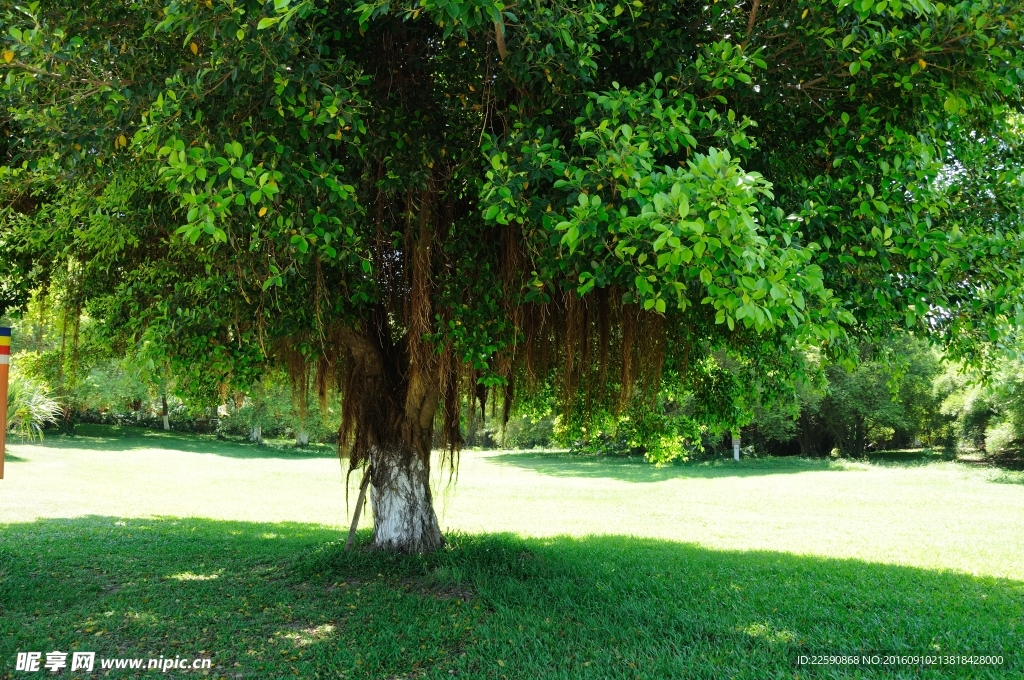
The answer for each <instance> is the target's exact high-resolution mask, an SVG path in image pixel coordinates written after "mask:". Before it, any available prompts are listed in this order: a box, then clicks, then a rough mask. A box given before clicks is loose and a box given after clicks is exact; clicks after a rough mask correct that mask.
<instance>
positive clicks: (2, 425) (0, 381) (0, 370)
mask: <svg viewBox="0 0 1024 680" xmlns="http://www.w3.org/2000/svg"><path fill="white" fill-rule="evenodd" d="M10 368H11V329H10V328H0V479H3V478H4V449H5V447H6V445H7V378H8V372H9V371H10Z"/></svg>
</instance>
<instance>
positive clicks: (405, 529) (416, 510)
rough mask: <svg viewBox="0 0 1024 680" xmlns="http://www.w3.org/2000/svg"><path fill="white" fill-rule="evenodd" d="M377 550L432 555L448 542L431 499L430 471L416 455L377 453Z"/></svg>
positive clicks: (373, 502) (372, 497)
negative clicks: (429, 552) (430, 552)
mask: <svg viewBox="0 0 1024 680" xmlns="http://www.w3.org/2000/svg"><path fill="white" fill-rule="evenodd" d="M374 453H375V455H373V456H372V458H373V463H372V465H373V486H372V491H371V494H370V503H371V505H372V507H373V547H374V548H377V549H381V550H398V551H402V552H428V551H431V550H436V549H437V548H439V547H441V545H442V544H443V543H444V539H443V538H442V537H441V529H440V527H439V526H438V524H437V515H436V514H435V513H434V505H433V500H432V499H431V496H430V484H429V481H430V480H429V477H430V475H429V472H430V471H429V469H428V468H427V466H426V464H425V463H424V462H423V461H422V460H421V459H420V457H419V456H417V455H415V454H411V455H403V454H404V453H405V452H403V451H401V450H393V451H381V450H378V451H375V452H374Z"/></svg>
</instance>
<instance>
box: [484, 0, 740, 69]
mask: <svg viewBox="0 0 1024 680" xmlns="http://www.w3.org/2000/svg"><path fill="white" fill-rule="evenodd" d="M756 1H757V0H755V2H756ZM494 41H495V42H496V43H498V54H499V55H501V60H502V61H505V57H507V56H508V50H507V49H506V48H505V22H504V20H502V19H501V17H499V18H498V20H497V21H495V22H494Z"/></svg>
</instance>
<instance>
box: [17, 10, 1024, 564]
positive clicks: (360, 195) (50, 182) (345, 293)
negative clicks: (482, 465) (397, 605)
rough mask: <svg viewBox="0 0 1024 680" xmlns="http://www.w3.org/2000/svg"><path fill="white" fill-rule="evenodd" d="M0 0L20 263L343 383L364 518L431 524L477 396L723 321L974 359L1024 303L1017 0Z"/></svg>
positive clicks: (130, 312) (233, 353) (642, 368)
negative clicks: (436, 494)
mask: <svg viewBox="0 0 1024 680" xmlns="http://www.w3.org/2000/svg"><path fill="white" fill-rule="evenodd" d="M0 13H2V18H0V21H2V22H3V31H2V33H3V36H4V37H3V38H2V41H3V42H2V48H0V49H2V50H3V52H2V56H3V59H2V63H0V67H2V68H3V69H4V70H5V71H6V78H5V80H4V85H3V95H2V96H3V97H4V102H3V103H4V110H5V111H6V113H4V114H2V115H3V116H4V120H3V129H4V130H5V133H4V139H3V149H2V153H3V157H4V160H3V168H2V170H0V173H2V176H0V181H2V182H3V184H2V187H0V191H2V192H3V194H2V195H3V199H2V200H3V205H4V206H5V207H4V212H3V222H2V227H0V239H2V243H0V251H2V252H4V257H5V258H7V260H8V261H9V263H10V265H12V266H14V267H16V271H17V274H16V278H14V279H12V280H14V281H15V282H20V283H17V284H16V287H20V288H19V290H24V289H25V288H26V287H31V286H38V285H46V284H47V282H48V281H50V280H51V279H52V277H53V276H55V275H56V273H58V272H72V274H73V275H72V276H69V277H68V280H67V283H66V286H67V289H68V290H69V291H71V292H72V293H73V294H72V295H71V296H70V299H71V300H73V301H74V302H73V303H72V304H74V305H81V306H82V307H84V308H85V309H86V310H87V311H88V312H89V314H90V315H91V316H92V317H94V318H97V319H102V320H103V324H104V328H105V329H107V331H108V332H109V337H110V338H111V344H112V346H123V347H126V348H127V347H131V346H140V345H142V346H144V347H146V348H147V351H150V352H152V353H154V355H159V356H161V357H165V358H166V360H167V361H168V362H169V363H170V365H171V368H172V371H173V373H174V375H176V376H181V381H180V390H181V391H182V392H183V393H187V394H191V395H193V396H194V397H195V398H196V399H208V400H210V401H211V402H212V401H213V400H214V399H215V397H216V395H217V394H225V393H232V392H234V391H236V390H239V391H245V390H247V389H248V388H249V386H250V385H252V384H254V383H255V381H256V380H257V379H258V376H259V374H260V373H261V372H263V371H265V370H267V368H268V366H270V365H274V364H276V365H284V366H288V367H289V369H290V370H291V371H292V372H293V373H295V372H296V371H301V374H302V375H309V374H313V375H314V376H315V377H314V378H313V383H314V384H315V385H316V387H317V392H318V393H319V395H320V396H321V398H326V395H327V394H328V387H329V385H331V384H332V383H334V384H336V385H337V387H338V388H339V391H340V392H341V394H342V395H343V406H342V414H343V419H342V420H343V422H342V425H341V429H340V433H339V434H340V437H339V441H340V445H341V447H342V449H343V451H344V452H345V454H346V455H349V456H350V457H351V464H352V466H353V467H356V466H360V465H366V466H367V467H368V470H369V473H370V475H371V477H372V482H373V486H372V488H373V491H372V495H371V497H372V507H373V511H374V519H375V529H374V544H375V545H376V546H378V547H381V548H396V549H402V550H429V549H432V548H435V547H437V546H438V545H440V543H441V541H442V537H441V533H440V531H439V528H438V525H437V520H436V516H435V514H434V511H433V508H432V502H431V496H430V489H429V485H428V472H429V465H430V446H431V442H432V438H433V437H432V435H433V431H434V428H435V422H436V423H437V426H438V427H439V428H440V431H439V440H440V442H441V443H442V445H443V446H444V447H445V450H446V451H447V452H448V454H449V455H448V460H452V459H453V454H454V452H455V451H456V450H457V448H458V446H459V443H460V441H459V440H460V431H459V423H460V420H461V404H462V403H463V402H464V399H463V398H462V396H463V395H466V396H467V397H468V398H467V399H465V401H467V402H469V403H471V404H475V405H476V406H475V407H479V408H480V409H484V408H486V405H487V402H488V401H490V403H491V404H492V405H496V404H497V403H499V402H500V403H501V405H502V410H503V411H504V412H505V413H507V412H508V411H509V409H510V408H511V407H512V406H513V404H514V403H515V401H516V400H522V401H523V403H525V402H526V401H528V400H529V399H530V398H531V396H534V395H549V396H551V397H552V398H554V399H556V400H557V402H558V404H559V408H560V410H561V411H562V412H563V416H564V418H563V419H564V420H565V422H566V423H569V424H570V426H571V427H579V428H582V427H584V426H585V425H584V424H585V423H586V422H587V421H589V420H590V419H592V418H598V419H600V418H603V417H606V414H622V413H628V412H630V410H631V409H633V410H634V411H636V410H637V409H639V410H640V411H641V412H642V411H643V409H644V404H647V405H650V404H654V403H656V402H657V400H658V399H659V398H664V397H665V395H673V394H674V395H681V394H684V393H693V394H698V395H699V394H701V381H702V380H703V379H704V378H703V377H702V375H704V373H702V371H700V370H698V367H701V366H707V362H708V361H709V359H710V358H712V357H729V360H730V361H735V362H737V363H738V364H740V365H742V366H744V367H745V369H744V370H746V371H747V372H748V373H749V374H750V375H751V376H752V379H753V381H754V383H753V384H752V387H753V389H756V390H757V393H758V394H760V395H768V396H770V395H773V394H774V395H782V394H783V393H784V392H785V389H786V385H787V384H789V383H790V380H791V377H792V376H793V375H797V374H799V373H800V372H801V370H802V358H801V357H802V354H801V353H800V352H796V351H794V349H799V348H802V347H806V346H816V347H823V346H824V347H825V348H826V350H827V351H828V352H833V353H834V352H846V353H851V352H852V351H853V350H852V348H855V347H857V346H858V345H859V342H860V341H861V340H862V339H865V338H867V339H880V338H886V337H888V336H890V335H891V334H892V333H893V331H894V329H895V328H903V327H906V328H909V329H910V330H911V331H912V332H915V333H919V334H921V335H928V336H930V337H932V338H933V339H934V341H935V342H938V343H942V344H945V345H947V346H948V347H949V348H950V350H951V351H953V352H954V353H956V354H957V355H958V356H963V357H965V358H966V359H967V360H969V361H980V360H983V359H984V358H985V357H984V356H980V355H979V350H978V348H979V347H980V341H981V340H984V341H986V342H988V343H990V344H992V345H993V346H995V347H997V348H998V347H999V345H1000V343H1001V342H1003V337H1004V336H1005V335H1006V331H1007V330H1008V329H1009V328H1010V327H1011V326H1012V324H1013V323H1014V322H1015V321H1020V320H1021V319H1022V318H1024V306H1022V304H1021V294H1020V283H1021V271H1020V269H1021V257H1020V255H1021V243H1020V211H1021V205H1022V202H1021V200H1020V198H1021V183H1020V179H1019V177H1020V170H1021V163H1020V161H1021V158H1020V152H1021V145H1020V129H1019V121H1020V109H1021V106H1020V105H1021V88H1020V83H1021V78H1022V76H1024V70H1022V67H1024V63H1022V57H1021V55H1022V29H1021V27H1022V25H1024V24H1022V22H1024V9H1022V8H1021V6H1020V4H1019V3H1017V2H1009V1H1007V2H989V1H987V0H985V1H978V2H961V3H956V4H953V5H945V4H932V3H930V2H928V0H913V1H912V2H901V1H900V0H883V1H882V2H877V3H875V2H873V1H871V0H838V2H835V3H833V2H831V1H824V0H815V1H808V0H805V1H803V2H800V1H780V2H765V3H759V2H753V3H752V4H750V5H746V4H742V3H717V4H716V3H712V4H710V5H707V4H703V3H678V2H653V3H647V4H642V3H631V4H603V3H597V4H590V3H574V2H567V3H555V4H523V5H516V6H514V7H505V6H504V5H503V4H501V3H500V2H494V1H493V0H412V1H411V2H408V1H403V2H398V3H395V2H390V1H388V0H378V1H376V2H374V3H364V2H344V1H338V2H322V1H319V2H318V1H314V0H306V1H302V2H289V1H288V0H276V1H275V2H274V3H273V5H272V6H271V5H270V4H266V5H264V4H263V3H259V2H255V1H249V0H237V1H236V0H210V1H209V2H205V3H184V2H177V1H172V2H169V3H166V4H164V3H161V2H155V1H154V2H147V1H143V2H134V1H133V2H107V1H104V2H98V1H96V2H87V3H84V4H83V3H81V2H69V1H67V0H54V1H52V2H46V3H42V2H36V3H32V4H30V5H28V6H27V7H12V6H7V7H5V8H4V9H2V10H0ZM982 189H983V190H982ZM4 294H5V295H7V296H8V297H11V298H12V299H14V298H16V297H17V296H16V295H13V296H12V295H8V294H7V293H4ZM8 304H10V303H8ZM14 304H17V300H16V299H15V302H14ZM716 361H717V359H716ZM659 395H660V396H659ZM712 407H713V404H712V403H708V404H701V405H700V408H699V409H698V411H699V412H703V413H707V414H708V417H710V418H713V419H715V420H716V421H720V420H722V419H727V418H733V419H742V418H745V417H749V415H744V409H740V410H739V411H738V412H735V413H733V414H730V413H728V412H726V411H723V410H722V409H718V408H712ZM746 412H747V414H749V409H746ZM698 417H703V416H698ZM650 431H651V432H655V433H657V431H658V427H653V428H650Z"/></svg>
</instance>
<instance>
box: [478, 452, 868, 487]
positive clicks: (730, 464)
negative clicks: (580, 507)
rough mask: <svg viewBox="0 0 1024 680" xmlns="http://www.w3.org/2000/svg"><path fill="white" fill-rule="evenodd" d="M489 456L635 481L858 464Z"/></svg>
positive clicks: (556, 472)
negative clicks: (659, 462)
mask: <svg viewBox="0 0 1024 680" xmlns="http://www.w3.org/2000/svg"><path fill="white" fill-rule="evenodd" d="M488 460H489V461H490V462H492V463H495V464H497V465H507V466H512V467H518V468H522V469H524V470H532V471H533V472H539V473H540V474H544V475H550V476H554V477H584V478H607V479H617V480H619V481H623V482H638V483H639V482H664V481H666V480H669V479H684V478H702V479H714V478H718V477H759V476H763V475H778V474H796V473H800V472H822V471H832V472H834V471H843V470H851V469H857V464H856V463H851V462H849V461H834V460H829V459H827V458H821V459H814V458H797V457H784V458H783V457H780V458H746V459H741V460H740V461H739V462H736V461H734V460H732V459H728V460H726V459H718V460H711V461H703V462H687V463H673V464H669V465H664V466H662V467H658V466H656V465H652V464H651V463H648V462H647V461H645V460H644V459H643V458H639V457H637V458H617V457H612V456H581V455H577V454H571V453H547V452H545V453H536V452H511V453H499V454H492V455H490V456H488Z"/></svg>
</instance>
